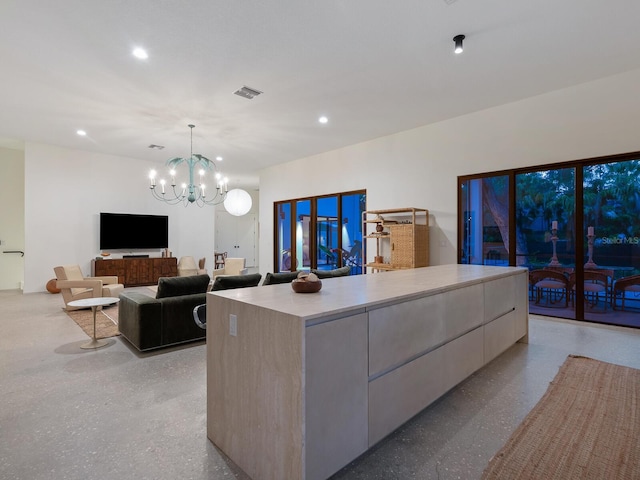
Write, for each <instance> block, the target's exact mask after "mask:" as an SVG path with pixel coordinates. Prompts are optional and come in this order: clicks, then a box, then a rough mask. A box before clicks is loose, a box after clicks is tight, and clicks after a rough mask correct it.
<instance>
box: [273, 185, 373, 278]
mask: <svg viewBox="0 0 640 480" xmlns="http://www.w3.org/2000/svg"><path fill="white" fill-rule="evenodd" d="M351 195H364V197H365V205H364V206H363V208H364V209H365V210H366V195H367V191H366V190H353V191H348V192H339V193H331V194H326V195H318V196H312V197H301V198H295V199H289V200H281V201H276V202H273V218H274V228H273V271H274V272H275V273H277V272H281V271H283V270H279V261H278V258H279V255H281V252H279V249H278V245H279V243H278V232H279V228H278V224H279V206H280V205H282V204H289V205H290V222H291V225H290V232H291V235H292V236H293V238H292V239H291V253H290V255H291V258H292V261H291V270H290V271H292V272H294V271H296V270H300V269H306V268H307V267H301V268H298V256H299V254H300V252H298V251H297V250H298V249H297V246H296V239H295V232H296V222H297V220H298V217H299V216H300V215H299V214H298V212H297V208H296V206H297V204H298V202H301V201H310V202H311V203H310V209H309V210H310V212H309V216H310V222H309V239H310V241H309V259H310V267H309V268H314V269H315V268H318V265H317V255H318V247H317V241H316V239H317V233H318V227H317V218H318V206H317V201H318V199H323V198H331V197H336V201H337V206H336V210H337V220H338V232H341V231H342V227H343V226H344V218H345V217H344V216H343V211H342V199H343V197H345V196H351ZM304 215H305V216H306V215H307V213H306V212H305V213H304ZM323 217H324V216H323ZM357 222H358V223H360V218H358V219H357ZM336 240H337V244H338V246H337V248H338V250H339V251H342V249H343V245H342V235H341V234H338V235H337V239H336ZM337 262H338V266H340V267H341V266H343V259H342V256H341V255H338V257H337Z"/></svg>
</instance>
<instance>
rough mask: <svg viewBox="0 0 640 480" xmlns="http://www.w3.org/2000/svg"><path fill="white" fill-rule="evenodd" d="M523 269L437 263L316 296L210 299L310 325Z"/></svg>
mask: <svg viewBox="0 0 640 480" xmlns="http://www.w3.org/2000/svg"><path fill="white" fill-rule="evenodd" d="M523 271H526V268H522V267H494V266H483V265H457V264H452V265H437V266H433V267H423V268H414V269H408V270H396V271H391V272H384V273H375V274H366V275H353V276H349V277H336V278H329V279H323V280H322V290H320V291H319V292H317V293H295V292H294V291H293V289H292V288H291V285H290V284H280V285H267V286H258V287H252V288H238V289H234V290H222V291H218V292H210V293H209V295H213V296H214V297H216V296H219V297H224V298H229V299H233V300H236V301H239V302H243V303H247V304H250V305H255V306H257V307H260V308H265V309H268V310H274V311H277V312H281V313H284V314H287V315H292V316H295V317H299V318H300V319H302V320H305V321H308V320H313V319H314V318H319V317H327V316H330V315H339V314H343V313H345V312H353V313H357V312H358V311H360V310H361V311H365V310H366V309H370V308H372V307H376V308H377V307H380V306H382V305H384V304H390V303H396V302H398V301H400V300H402V301H406V300H408V299H410V298H412V297H413V298H419V297H423V296H428V295H435V294H437V293H441V292H445V291H447V290H451V289H454V288H460V287H462V286H465V285H472V284H476V283H482V282H486V281H489V280H492V279H496V278H499V277H504V276H509V275H515V274H518V273H521V272H523ZM214 301H215V299H214Z"/></svg>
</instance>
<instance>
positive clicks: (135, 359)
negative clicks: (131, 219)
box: [0, 291, 640, 480]
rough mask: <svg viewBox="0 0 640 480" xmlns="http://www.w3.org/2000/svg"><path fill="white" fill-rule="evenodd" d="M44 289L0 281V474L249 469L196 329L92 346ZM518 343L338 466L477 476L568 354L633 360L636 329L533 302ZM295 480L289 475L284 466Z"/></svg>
mask: <svg viewBox="0 0 640 480" xmlns="http://www.w3.org/2000/svg"><path fill="white" fill-rule="evenodd" d="M61 307H62V299H61V298H60V297H59V296H58V295H51V294H49V293H34V294H27V295H22V294H21V293H20V292H15V291H2V292H0V478H1V479H3V480H10V479H20V480H23V479H24V480H40V479H42V480H45V479H46V480H56V479H69V480H75V479H78V480H80V479H82V480H91V479H119V480H120V479H136V480H142V479H154V480H163V479H167V480H174V479H184V480H186V479H198V480H199V479H213V480H218V479H230V478H236V479H247V478H248V477H247V476H246V475H244V474H243V472H241V471H240V470H239V469H238V468H237V467H236V466H235V465H234V464H233V463H232V462H231V461H230V460H229V459H227V458H226V457H225V456H224V455H223V454H222V453H221V452H220V451H218V450H217V449H216V448H215V447H214V446H213V445H212V444H211V443H210V442H209V441H208V440H207V436H206V408H205V407H206V388H205V351H206V345H205V344H204V343H203V342H199V343H195V344H190V345H188V346H183V347H179V348H170V349H164V350H161V351H158V352H154V353H147V354H140V353H139V352H137V351H136V350H135V349H134V348H133V347H131V346H130V345H129V344H128V343H127V342H126V340H124V339H122V338H121V337H116V338H114V339H112V343H111V344H110V345H109V346H108V347H105V348H103V349H100V350H96V351H86V350H81V349H80V345H81V344H82V343H83V342H85V341H86V340H87V337H86V335H85V334H84V333H83V332H82V330H81V329H80V328H79V327H78V326H77V325H76V324H75V323H74V322H73V321H72V320H71V319H70V318H69V317H68V316H67V315H66V314H65V313H64V312H63V311H62V308H61ZM529 342H530V343H529V344H516V345H515V346H513V347H512V348H510V349H509V350H508V351H507V352H505V353H504V354H502V355H501V356H500V357H498V358H497V359H496V360H494V361H493V362H491V363H490V364H489V365H487V366H486V367H485V368H483V369H481V370H480V371H478V372H477V373H475V374H474V375H472V376H471V377H470V378H468V379H467V380H466V381H464V382H462V383H461V384H460V385H458V386H457V387H456V388H454V389H453V390H451V391H450V392H449V393H447V394H446V395H444V396H443V397H442V398H440V399H439V400H438V401H436V402H435V403H434V404H432V405H431V406H429V407H428V408H427V409H426V410H424V411H423V412H422V413H420V414H419V415H417V416H416V417H415V418H413V419H412V420H411V421H409V422H408V423H407V424H405V425H404V426H403V427H401V428H400V429H398V430H397V431H396V432H394V433H393V434H392V435H390V436H389V437H387V438H386V439H384V440H383V441H382V442H380V443H379V444H378V445H377V446H375V447H374V448H373V449H371V450H370V451H369V452H367V453H365V454H364V455H363V456H361V457H360V458H358V459H357V460H356V461H355V462H353V463H351V464H350V465H348V466H346V467H345V468H344V469H343V470H342V471H340V472H338V473H337V474H336V475H335V476H334V477H332V478H334V479H340V480H346V479H349V480H350V479H366V480H372V479H384V480H388V479H439V480H446V479H465V480H472V479H477V478H479V477H480V475H481V473H482V470H483V469H484V467H485V466H486V464H487V462H488V461H489V459H490V458H491V456H492V455H493V454H494V453H495V452H496V451H497V450H498V448H500V447H501V446H502V445H503V443H504V442H505V441H506V440H507V438H508V437H509V435H510V434H511V432H512V431H513V430H514V429H515V428H516V427H517V425H518V424H519V423H520V421H521V420H522V419H523V417H524V416H525V415H526V414H527V413H528V412H529V410H530V409H531V408H532V407H533V406H534V405H535V404H536V402H537V401H538V400H539V399H540V397H541V396H542V394H543V393H544V392H545V390H546V388H547V385H548V383H549V382H550V381H551V379H552V378H553V377H554V376H555V374H556V373H557V371H558V368H559V367H560V365H561V364H562V363H563V362H564V360H565V358H566V356H567V355H568V354H579V355H585V356H589V357H593V358H597V359H599V360H603V361H607V362H612V363H617V364H620V365H627V366H631V367H635V368H640V330H637V329H630V328H622V327H612V326H606V325H593V324H580V323H578V322H573V321H566V320H556V319H549V318H546V317H540V316H535V315H532V316H531V318H530V336H529ZM282 480H295V479H282Z"/></svg>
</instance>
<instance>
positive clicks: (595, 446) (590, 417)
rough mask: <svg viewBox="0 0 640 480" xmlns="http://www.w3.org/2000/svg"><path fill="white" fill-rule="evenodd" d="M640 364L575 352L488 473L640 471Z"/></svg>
mask: <svg viewBox="0 0 640 480" xmlns="http://www.w3.org/2000/svg"><path fill="white" fill-rule="evenodd" d="M639 439H640V370H637V369H634V368H629V367H622V366H620V365H613V364H610V363H605V362H600V361H598V360H593V359H591V358H586V357H579V356H573V355H570V356H569V357H567V359H566V361H565V362H564V364H563V365H562V367H560V371H559V372H558V374H557V375H556V377H555V378H554V379H553V381H552V382H551V385H550V386H549V388H548V390H547V392H546V393H545V394H544V396H543V397H542V399H541V400H540V401H539V402H538V404H537V405H536V406H535V407H534V408H533V410H531V412H530V413H529V414H528V415H527V416H526V418H525V419H524V420H523V421H522V423H521V424H520V426H519V427H518V428H517V429H516V431H515V432H514V433H513V435H511V438H510V439H509V440H508V441H507V443H506V445H505V446H504V447H503V448H502V449H501V450H500V451H499V452H498V453H497V454H496V455H495V456H494V457H493V458H492V459H491V460H490V461H489V465H488V467H487V468H486V469H485V471H484V473H483V475H482V478H483V479H485V480H486V479H509V480H517V479H544V480H549V479H557V480H567V479H580V480H585V479H587V480H589V479H594V480H596V479H597V480H605V479H606V480H608V479H629V480H631V479H640V440H639Z"/></svg>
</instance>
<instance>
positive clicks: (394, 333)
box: [369, 284, 483, 376]
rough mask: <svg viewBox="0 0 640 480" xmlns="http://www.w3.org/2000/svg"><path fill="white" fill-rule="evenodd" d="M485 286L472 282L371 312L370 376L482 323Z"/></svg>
mask: <svg viewBox="0 0 640 480" xmlns="http://www.w3.org/2000/svg"><path fill="white" fill-rule="evenodd" d="M482 303H483V286H482V284H478V285H471V286H469V287H464V288H460V289H456V290H451V291H449V292H444V293H442V294H440V295H433V296H429V297H423V298H419V299H416V300H412V301H409V302H405V303H400V304H397V305H390V306H388V307H383V308H379V309H376V310H371V311H370V312H369V376H375V375H378V374H380V373H381V372H384V371H385V370H388V369H390V368H393V367H395V366H398V365H401V364H403V363H405V362H407V361H409V360H410V359H412V358H413V357H415V356H416V355H419V354H421V353H424V352H426V351H428V350H430V349H432V348H434V347H436V346H438V345H442V344H443V343H445V342H448V341H450V340H452V339H454V338H456V337H459V336H460V335H462V334H464V333H466V332H468V331H470V330H472V329H474V328H476V327H478V326H480V325H481V324H482V320H483V306H482Z"/></svg>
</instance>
